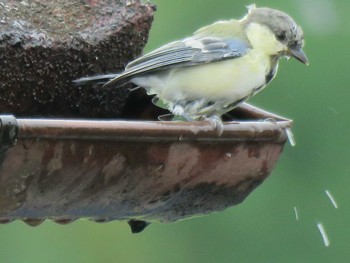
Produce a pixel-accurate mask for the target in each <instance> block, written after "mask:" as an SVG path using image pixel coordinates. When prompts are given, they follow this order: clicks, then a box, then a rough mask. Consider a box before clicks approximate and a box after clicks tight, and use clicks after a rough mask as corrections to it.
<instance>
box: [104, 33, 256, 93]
mask: <svg viewBox="0 0 350 263" xmlns="http://www.w3.org/2000/svg"><path fill="white" fill-rule="evenodd" d="M249 48H250V46H249V43H245V42H244V41H239V40H236V39H223V38H217V37H207V38H200V39H199V38H198V39H196V38H194V37H193V38H187V39H185V40H183V41H176V42H172V43H170V44H168V45H166V46H163V47H161V48H159V49H157V50H155V51H153V52H151V53H149V54H147V55H145V56H142V57H140V58H138V59H136V60H134V61H132V62H130V63H129V64H128V65H127V67H126V69H125V71H124V72H123V73H121V74H120V75H118V76H117V77H116V78H114V79H112V80H110V81H109V82H107V83H106V84H105V85H104V86H105V87H107V86H119V85H120V83H125V80H130V79H132V78H133V77H135V76H137V75H143V74H148V73H151V72H154V71H159V70H165V69H168V68H174V67H188V66H196V65H201V64H205V63H209V62H216V61H222V60H226V59H234V58H238V57H241V56H243V55H244V54H246V52H247V50H248V49H249Z"/></svg>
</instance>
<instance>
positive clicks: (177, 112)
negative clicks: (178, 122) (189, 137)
mask: <svg viewBox="0 0 350 263" xmlns="http://www.w3.org/2000/svg"><path fill="white" fill-rule="evenodd" d="M172 113H173V114H174V115H175V117H176V116H179V117H181V118H183V119H185V120H186V121H194V119H193V118H191V117H190V116H189V115H188V114H186V113H185V110H184V108H183V107H182V106H180V105H175V106H174V108H173V110H172Z"/></svg>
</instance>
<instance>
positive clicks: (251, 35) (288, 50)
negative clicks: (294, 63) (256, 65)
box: [241, 5, 308, 64]
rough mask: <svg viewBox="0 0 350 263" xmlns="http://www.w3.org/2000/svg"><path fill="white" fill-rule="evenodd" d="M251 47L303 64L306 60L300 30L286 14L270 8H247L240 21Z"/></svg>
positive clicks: (306, 62)
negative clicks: (294, 59)
mask: <svg viewBox="0 0 350 263" xmlns="http://www.w3.org/2000/svg"><path fill="white" fill-rule="evenodd" d="M241 22H242V23H243V24H244V27H245V28H246V32H247V36H248V39H249V41H250V42H251V44H252V46H253V47H258V48H262V49H263V50H264V51H265V52H267V53H270V54H271V55H277V56H292V57H294V58H296V59H297V60H299V61H300V62H302V63H304V64H308V59H307V57H306V55H305V53H304V51H303V49H302V48H303V46H304V35H303V31H302V29H301V28H300V27H299V26H298V25H297V24H296V23H295V21H294V20H293V19H292V18H291V17H290V16H288V15H287V14H285V13H283V12H281V11H278V10H275V9H270V8H265V7H264V8H256V7H255V5H252V6H248V14H247V15H246V16H245V17H244V18H243V19H242V20H241Z"/></svg>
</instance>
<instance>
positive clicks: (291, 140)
mask: <svg viewBox="0 0 350 263" xmlns="http://www.w3.org/2000/svg"><path fill="white" fill-rule="evenodd" d="M286 133H287V137H288V141H289V143H290V145H291V146H293V147H294V146H295V145H296V142H295V138H294V134H293V132H292V129H291V128H286Z"/></svg>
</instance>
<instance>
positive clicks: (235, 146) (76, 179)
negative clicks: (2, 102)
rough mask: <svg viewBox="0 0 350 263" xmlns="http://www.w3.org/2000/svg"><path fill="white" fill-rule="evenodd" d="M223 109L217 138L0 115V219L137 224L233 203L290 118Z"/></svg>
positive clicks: (196, 131)
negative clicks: (226, 113) (226, 116)
mask: <svg viewBox="0 0 350 263" xmlns="http://www.w3.org/2000/svg"><path fill="white" fill-rule="evenodd" d="M232 115H233V117H234V119H231V121H227V122H225V123H224V131H223V134H222V136H217V132H216V131H215V130H212V128H211V126H210V125H209V124H208V123H207V122H158V121H103V120H69V119H64V120H57V119H15V118H14V117H8V116H1V117H0V120H1V121H2V124H3V123H4V121H5V122H6V120H8V118H10V119H11V120H12V121H11V123H12V124H13V125H12V126H11V127H12V128H9V129H8V128H6V127H8V126H7V125H2V126H1V133H0V134H1V148H2V149H5V150H2V151H1V152H0V155H1V158H0V160H1V163H0V223H8V222H10V221H12V220H15V219H21V220H23V221H25V222H26V223H27V224H29V225H39V224H40V223H41V222H42V221H43V220H44V219H52V220H54V221H56V222H57V223H60V224H66V223H70V222H72V221H74V220H76V219H79V218H90V219H91V220H94V221H97V222H108V221H111V220H130V221H129V224H130V225H131V226H132V229H133V232H139V231H141V230H142V229H143V228H144V227H146V226H147V223H145V222H144V223H142V221H148V222H152V221H161V222H175V221H177V220H180V219H185V218H188V217H191V216H196V215H204V214H209V213H211V212H215V211H220V210H223V209H225V208H227V207H230V206H232V205H236V204H238V203H240V202H242V201H243V200H244V199H245V198H246V197H247V195H248V194H249V193H250V192H251V191H252V190H253V189H254V188H256V187H257V186H258V185H259V184H260V183H261V182H262V181H263V180H264V179H265V178H266V177H267V176H268V175H269V174H270V172H271V171H272V169H273V167H274V166H275V164H276V162H277V160H278V157H279V155H280V153H281V152H282V149H283V145H284V143H285V142H286V140H287V134H286V129H287V128H289V127H290V126H291V124H292V122H291V121H290V120H287V119H283V118H281V117H278V116H276V115H273V114H270V113H267V112H264V111H262V110H259V109H257V108H254V107H252V106H249V105H247V104H245V105H243V106H242V107H240V108H238V109H236V110H235V111H233V112H232ZM266 118H274V119H275V120H276V121H274V122H266V121H264V119H266ZM6 134H7V135H6ZM3 138H5V139H3ZM15 141H16V143H15V144H14V142H15ZM6 145H7V147H4V146H6ZM9 145H11V147H9ZM140 222H141V223H140Z"/></svg>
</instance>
